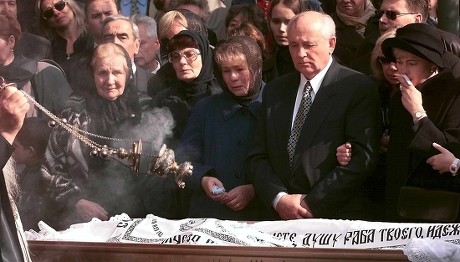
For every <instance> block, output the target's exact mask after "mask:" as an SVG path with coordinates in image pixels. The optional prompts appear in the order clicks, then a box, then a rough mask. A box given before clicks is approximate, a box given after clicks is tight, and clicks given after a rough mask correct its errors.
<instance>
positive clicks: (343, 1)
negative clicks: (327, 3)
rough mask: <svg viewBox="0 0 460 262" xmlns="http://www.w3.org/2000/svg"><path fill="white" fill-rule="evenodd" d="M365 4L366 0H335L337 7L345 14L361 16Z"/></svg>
mask: <svg viewBox="0 0 460 262" xmlns="http://www.w3.org/2000/svg"><path fill="white" fill-rule="evenodd" d="M365 4H366V0H337V9H339V11H340V12H342V13H344V14H346V15H349V16H353V17H361V16H362V14H363V13H364V6H365Z"/></svg>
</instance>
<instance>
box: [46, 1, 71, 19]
mask: <svg viewBox="0 0 460 262" xmlns="http://www.w3.org/2000/svg"><path fill="white" fill-rule="evenodd" d="M66 5H67V2H66V0H62V1H59V2H57V3H55V4H54V5H53V6H52V7H50V8H48V9H46V10H45V11H43V13H42V17H43V19H45V20H47V19H50V18H51V17H53V16H54V10H53V9H56V10H57V11H62V9H64V7H65V6H66Z"/></svg>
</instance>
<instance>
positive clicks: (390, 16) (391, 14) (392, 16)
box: [378, 10, 418, 20]
mask: <svg viewBox="0 0 460 262" xmlns="http://www.w3.org/2000/svg"><path fill="white" fill-rule="evenodd" d="M383 14H385V15H386V17H387V18H388V19H390V20H396V18H398V16H402V15H415V14H418V13H399V12H396V11H391V10H380V11H379V12H378V17H382V16H383Z"/></svg>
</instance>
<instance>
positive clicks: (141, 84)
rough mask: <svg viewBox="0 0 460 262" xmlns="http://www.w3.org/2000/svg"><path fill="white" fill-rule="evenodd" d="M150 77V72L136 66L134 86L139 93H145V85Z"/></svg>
mask: <svg viewBox="0 0 460 262" xmlns="http://www.w3.org/2000/svg"><path fill="white" fill-rule="evenodd" d="M152 76H153V74H152V73H151V72H148V71H146V70H145V69H142V68H140V67H139V66H136V73H134V85H135V86H136V87H137V89H138V90H139V91H142V92H144V93H147V84H148V82H149V79H150V78H151V77H152Z"/></svg>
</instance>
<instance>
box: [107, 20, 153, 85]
mask: <svg viewBox="0 0 460 262" xmlns="http://www.w3.org/2000/svg"><path fill="white" fill-rule="evenodd" d="M102 37H103V38H104V42H106V43H107V42H111V43H116V44H119V45H121V46H123V47H124V48H125V50H126V52H127V53H128V55H129V57H130V58H131V64H132V68H133V76H134V77H133V81H134V84H135V86H136V87H137V89H139V90H140V91H142V92H145V93H146V92H147V83H148V81H149V79H150V77H152V74H151V73H150V72H147V71H146V70H144V69H142V68H140V67H137V66H136V64H135V63H134V56H135V55H136V54H137V53H138V52H139V46H140V42H141V40H140V38H139V28H138V27H137V25H136V24H135V23H134V22H132V21H131V20H129V18H128V17H125V16H121V15H112V16H108V17H107V18H105V19H104V21H103V22H102Z"/></svg>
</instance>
